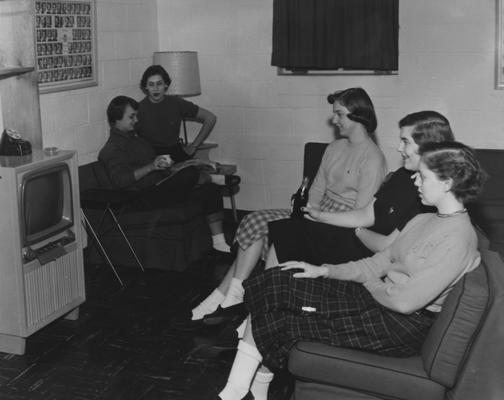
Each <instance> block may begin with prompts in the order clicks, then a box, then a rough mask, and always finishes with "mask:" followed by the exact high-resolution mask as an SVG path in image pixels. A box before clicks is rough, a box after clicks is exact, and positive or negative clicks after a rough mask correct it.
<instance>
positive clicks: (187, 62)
mask: <svg viewBox="0 0 504 400" xmlns="http://www.w3.org/2000/svg"><path fill="white" fill-rule="evenodd" d="M154 64H155V65H161V66H162V67H163V68H164V69H165V70H166V72H168V75H170V78H171V84H170V87H169V88H168V94H173V95H177V96H197V95H200V94H201V85H200V77H199V65H198V53H197V52H195V51H157V52H155V53H154Z"/></svg>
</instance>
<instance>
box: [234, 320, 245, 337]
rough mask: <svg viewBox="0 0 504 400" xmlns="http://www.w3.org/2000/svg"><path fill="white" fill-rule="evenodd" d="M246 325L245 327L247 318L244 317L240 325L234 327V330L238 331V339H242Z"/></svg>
mask: <svg viewBox="0 0 504 400" xmlns="http://www.w3.org/2000/svg"><path fill="white" fill-rule="evenodd" d="M246 327H247V318H245V319H244V320H243V322H242V323H241V324H240V326H239V327H238V328H236V332H237V333H238V339H243V335H244V334H245V328H246Z"/></svg>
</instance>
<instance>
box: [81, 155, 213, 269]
mask: <svg viewBox="0 0 504 400" xmlns="http://www.w3.org/2000/svg"><path fill="white" fill-rule="evenodd" d="M79 187H80V192H81V206H82V208H83V209H84V212H85V213H86V216H87V217H88V218H89V219H90V222H91V224H93V226H95V227H96V226H100V219H101V216H102V214H103V212H102V211H101V210H100V209H99V207H96V206H95V204H93V202H92V201H83V199H88V198H93V197H96V196H88V195H86V194H89V193H92V194H94V193H97V194H98V195H99V191H100V190H105V191H109V190H114V191H115V192H116V193H117V194H118V195H119V196H121V191H120V190H116V189H115V188H114V186H113V185H112V183H111V182H110V180H109V177H108V174H107V172H106V169H105V167H104V166H103V165H102V163H101V162H99V161H95V162H92V163H89V164H86V165H82V166H80V167H79ZM122 192H123V193H124V198H128V197H129V196H130V193H128V192H127V191H122ZM86 207H88V208H86ZM116 213H117V215H118V220H119V223H120V224H121V226H122V228H123V229H124V231H125V233H126V235H127V237H128V239H129V240H130V242H131V244H132V247H133V248H134V250H135V252H136V253H137V255H138V257H139V259H140V261H141V262H142V264H143V266H144V267H145V268H155V269H164V270H173V271H182V270H184V269H186V268H187V267H188V266H189V265H190V264H191V263H193V262H195V261H197V260H200V259H202V258H203V257H204V256H205V255H206V254H207V253H208V251H209V250H210V249H211V245H212V241H211V235H210V231H209V228H208V225H207V223H206V220H205V216H204V214H203V211H202V209H201V207H200V206H199V205H198V204H196V203H191V202H188V203H182V204H174V205H170V207H168V208H165V209H161V210H159V209H158V210H146V209H145V208H142V207H138V206H137V205H136V204H135V202H134V201H132V202H129V203H127V205H126V206H125V207H121V208H120V209H118V210H116ZM100 231H101V232H102V233H101V235H100V240H101V242H102V243H103V245H104V247H105V249H106V251H107V252H108V253H109V256H110V258H111V259H112V262H113V263H114V264H115V265H120V266H127V267H136V266H137V263H136V260H135V259H134V257H133V255H132V254H131V252H130V251H129V249H128V247H127V244H126V242H125V241H124V239H123V238H122V237H121V236H120V233H119V231H118V230H117V229H116V228H115V227H114V226H113V225H112V221H110V220H109V219H105V220H104V221H103V223H102V226H101V229H100ZM88 247H89V248H88V254H87V257H88V262H90V263H102V262H103V258H102V256H103V255H102V254H101V252H100V251H99V249H98V247H97V246H94V245H93V244H92V242H90V246H88Z"/></svg>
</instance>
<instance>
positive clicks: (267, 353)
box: [218, 142, 484, 400]
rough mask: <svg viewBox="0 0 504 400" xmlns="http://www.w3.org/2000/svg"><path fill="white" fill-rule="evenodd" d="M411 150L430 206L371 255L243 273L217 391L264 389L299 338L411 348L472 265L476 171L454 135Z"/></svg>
mask: <svg viewBox="0 0 504 400" xmlns="http://www.w3.org/2000/svg"><path fill="white" fill-rule="evenodd" d="M420 154H421V162H420V168H419V172H418V173H417V174H416V177H415V184H416V186H417V187H418V192H419V194H420V198H421V200H422V203H424V204H426V205H432V206H434V207H436V209H437V213H426V214H420V215H417V216H416V217H415V218H413V219H412V220H411V221H410V222H409V223H408V224H407V225H406V227H405V228H404V229H403V230H402V231H401V233H400V234H399V236H398V237H397V238H396V240H395V241H394V242H393V243H392V245H391V246H390V247H388V248H387V249H385V250H384V251H381V252H379V253H377V254H375V255H374V256H372V257H369V258H365V259H362V260H359V261H352V262H348V263H344V264H339V265H329V264H324V265H322V266H314V265H311V264H308V263H305V262H296V261H292V262H287V263H284V264H282V265H280V268H270V269H267V270H266V271H265V272H264V273H262V274H260V275H257V276H255V277H253V278H250V279H248V280H247V281H245V283H244V286H245V302H246V305H247V308H248V310H249V311H250V317H249V319H248V321H247V326H246V328H245V334H244V337H243V339H242V340H240V342H239V345H238V352H237V354H236V357H235V360H234V363H233V366H232V369H231V373H230V375H229V379H228V382H227V384H226V386H225V388H224V389H223V390H222V391H221V392H220V394H219V396H218V399H221V400H235V399H242V398H243V397H245V396H246V395H247V394H248V392H249V389H251V391H252V394H253V396H254V398H255V399H256V400H263V399H266V398H267V389H268V385H269V382H270V381H271V380H272V378H273V374H272V373H271V372H270V371H271V370H272V369H273V370H274V369H278V368H284V367H285V363H286V360H287V357H288V353H289V350H290V349H291V347H292V346H293V345H294V344H295V343H296V342H297V341H298V340H308V341H314V342H320V343H325V344H329V345H333V346H340V347H349V348H357V349H363V350H366V351H370V352H375V353H378V354H384V355H389V356H396V357H406V356H410V355H413V354H417V353H418V352H419V350H420V348H421V346H422V343H423V341H424V339H425V336H426V335H427V332H428V330H429V328H430V326H431V325H432V322H433V321H434V318H435V316H436V314H437V313H438V312H439V311H440V310H441V308H442V305H443V301H444V300H445V298H446V295H447V294H448V293H449V291H450V290H451V288H452V287H453V286H454V285H455V283H456V282H457V281H458V280H459V279H460V278H461V277H462V276H463V275H464V274H465V273H467V272H469V271H471V270H473V269H474V268H476V267H477V266H478V265H479V253H478V251H477V238H476V233H475V231H474V229H473V227H472V225H471V221H470V218H469V216H468V215H467V210H466V208H465V206H464V204H465V203H466V202H467V201H469V200H472V199H473V198H474V197H475V196H476V195H477V193H478V192H479V190H480V188H481V186H482V182H483V180H484V172H483V171H482V170H481V167H480V165H479V163H478V161H477V160H476V157H475V154H474V152H473V151H472V150H471V149H470V148H468V147H467V146H465V145H463V144H461V143H458V142H445V143H426V144H424V145H422V146H421V148H420ZM324 278H327V279H324ZM260 365H262V366H261V367H260V368H259V370H258V367H259V366H260Z"/></svg>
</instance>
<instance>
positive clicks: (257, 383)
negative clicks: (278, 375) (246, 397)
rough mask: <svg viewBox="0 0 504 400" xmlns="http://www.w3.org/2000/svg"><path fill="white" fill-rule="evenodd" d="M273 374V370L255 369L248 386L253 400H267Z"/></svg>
mask: <svg viewBox="0 0 504 400" xmlns="http://www.w3.org/2000/svg"><path fill="white" fill-rule="evenodd" d="M273 376H274V375H273V372H262V371H257V373H256V375H255V378H254V380H253V382H252V386H251V387H250V391H251V392H252V394H253V395H254V399H255V400H268V389H269V385H270V383H271V381H272V380H273Z"/></svg>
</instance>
